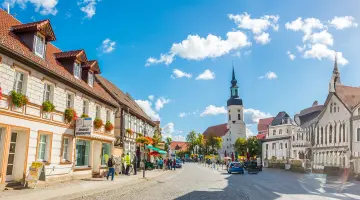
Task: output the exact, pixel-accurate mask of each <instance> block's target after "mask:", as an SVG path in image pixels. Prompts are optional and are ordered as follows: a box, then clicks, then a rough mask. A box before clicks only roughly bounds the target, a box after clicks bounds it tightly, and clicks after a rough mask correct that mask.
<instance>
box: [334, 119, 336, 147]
mask: <svg viewBox="0 0 360 200" xmlns="http://www.w3.org/2000/svg"><path fill="white" fill-rule="evenodd" d="M336 129H337V126H336V123H335V126H334V143H336Z"/></svg>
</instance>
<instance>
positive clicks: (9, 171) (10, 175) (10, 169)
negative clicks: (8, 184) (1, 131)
mask: <svg viewBox="0 0 360 200" xmlns="http://www.w3.org/2000/svg"><path fill="white" fill-rule="evenodd" d="M16 140H17V133H14V132H13V133H11V139H10V146H9V157H8V163H7V167H6V181H12V180H13V179H14V171H15V170H14V161H15V151H16Z"/></svg>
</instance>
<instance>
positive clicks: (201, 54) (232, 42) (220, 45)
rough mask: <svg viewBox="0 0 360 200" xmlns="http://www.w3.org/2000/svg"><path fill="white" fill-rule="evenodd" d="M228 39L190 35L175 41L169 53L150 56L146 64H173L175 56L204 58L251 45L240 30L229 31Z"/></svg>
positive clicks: (191, 58)
mask: <svg viewBox="0 0 360 200" xmlns="http://www.w3.org/2000/svg"><path fill="white" fill-rule="evenodd" d="M226 36H227V38H226V40H223V39H222V38H221V37H219V36H215V35H212V34H209V35H208V36H207V37H206V38H203V37H200V36H198V35H189V36H188V37H187V39H186V40H183V41H182V42H180V43H174V44H173V45H172V47H171V49H170V51H169V53H168V54H161V55H160V59H156V58H152V57H150V58H148V59H147V61H146V64H145V66H150V65H152V64H158V63H165V64H166V65H169V64H171V63H172V62H173V61H174V57H175V56H179V57H181V58H184V59H188V60H203V59H205V58H217V57H220V56H222V55H224V54H227V53H229V52H230V51H232V50H239V49H241V48H243V47H245V46H250V45H251V43H250V42H249V41H248V39H247V36H246V35H245V34H244V33H243V32H240V31H235V32H228V33H227V34H226Z"/></svg>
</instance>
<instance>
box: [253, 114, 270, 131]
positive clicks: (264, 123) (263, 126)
mask: <svg viewBox="0 0 360 200" xmlns="http://www.w3.org/2000/svg"><path fill="white" fill-rule="evenodd" d="M273 119H274V117H269V118H264V119H260V120H259V123H258V127H257V129H258V132H263V131H266V132H267V129H268V127H269V125H270V124H271V122H272V121H273Z"/></svg>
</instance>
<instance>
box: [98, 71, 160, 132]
mask: <svg viewBox="0 0 360 200" xmlns="http://www.w3.org/2000/svg"><path fill="white" fill-rule="evenodd" d="M95 77H96V80H98V81H99V83H100V84H101V85H102V86H103V87H104V88H106V90H107V91H108V92H109V93H111V94H112V95H113V97H114V98H115V99H117V100H118V101H119V102H120V103H121V104H123V105H125V106H126V107H128V108H130V111H131V112H134V113H135V114H137V115H138V116H139V117H143V118H144V120H146V121H148V122H149V123H150V124H152V125H154V126H155V125H156V124H155V122H153V121H152V120H151V118H150V117H149V116H148V115H147V114H146V113H145V112H144V111H143V110H142V109H141V108H140V106H139V105H138V104H137V103H136V102H135V101H134V100H133V99H132V98H131V97H130V96H129V95H128V94H124V93H123V91H121V90H120V88H118V87H117V86H116V85H114V84H113V83H111V82H110V81H109V80H107V79H106V78H104V77H102V76H100V75H96V76H95ZM159 123H160V122H159Z"/></svg>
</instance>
